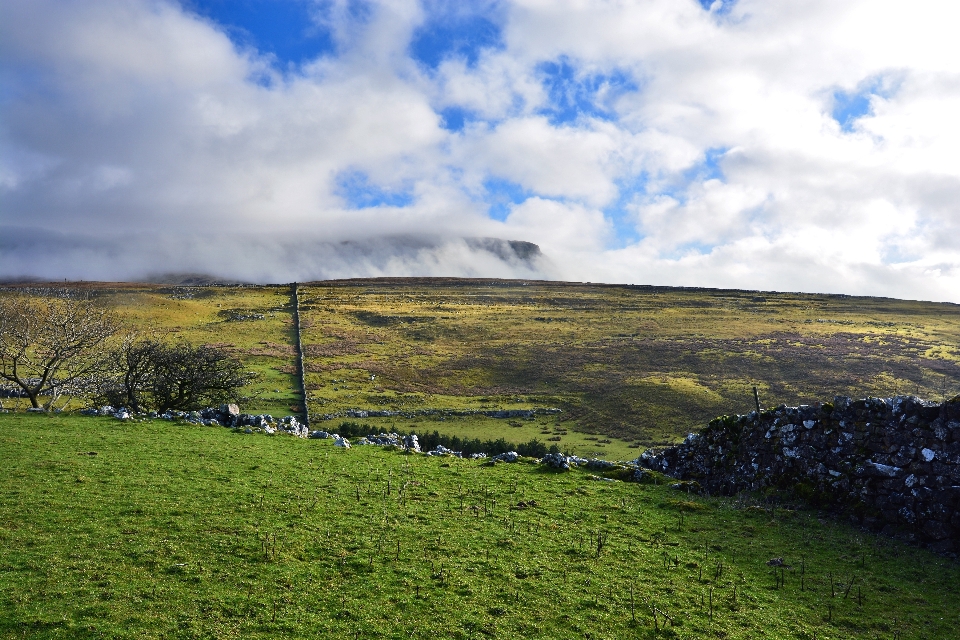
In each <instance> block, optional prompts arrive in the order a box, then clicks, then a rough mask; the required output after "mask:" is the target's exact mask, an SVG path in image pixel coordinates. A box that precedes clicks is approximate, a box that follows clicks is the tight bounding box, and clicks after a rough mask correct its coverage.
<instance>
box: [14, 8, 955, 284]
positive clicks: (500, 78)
mask: <svg viewBox="0 0 960 640" xmlns="http://www.w3.org/2000/svg"><path fill="white" fill-rule="evenodd" d="M958 19H960V5H957V4H956V3H948V2H942V1H939V0H937V1H933V0H915V1H914V2H911V3H903V2H892V1H886V0H844V2H837V1H836V0H716V1H712V2H711V1H710V0H635V1H633V2H628V1H592V0H566V1H560V0H558V1H552V2H551V1H548V0H517V1H513V2H509V1H499V0H490V1H485V0H475V1H467V0H462V1H459V2H458V1H440V0H421V1H417V0H180V1H176V0H4V1H3V2H2V3H0V277H6V278H10V277H19V276H34V277H42V278H68V279H99V280H135V279H141V278H145V277H149V276H151V275H156V274H160V273H186V272H196V273H207V274H211V275H215V276H218V277H225V278H236V279H241V280H249V281H254V282H288V281H293V280H299V281H304V280H311V279H320V278H335V277H352V276H362V277H368V276H412V275H436V276H468V277H516V278H547V279H556V280H572V281H591V282H608V283H635V284H655V285H680V286H700V287H724V288H739V289H750V290H778V291H807V292H827V293H845V294H857V295H877V296H890V297H898V298H910V299H926V300H944V301H952V302H960V241H958V239H960V153H958V148H960V125H958V123H957V114H958V113H960V39H958V38H956V37H955V35H954V33H953V30H954V25H956V24H957V23H958V21H960V20H958ZM478 238H501V239H504V240H521V241H527V242H532V243H536V244H537V245H539V246H540V249H541V252H542V253H541V254H540V255H538V256H534V257H532V258H527V259H521V258H520V257H517V259H513V258H512V257H511V256H509V255H504V254H503V252H491V251H488V250H486V249H484V247H485V246H488V245H487V244H485V243H484V242H478V241H477V240H476V239H478Z"/></svg>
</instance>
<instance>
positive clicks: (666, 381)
mask: <svg viewBox="0 0 960 640" xmlns="http://www.w3.org/2000/svg"><path fill="white" fill-rule="evenodd" d="M77 288H81V289H82V290H85V291H87V292H89V293H91V294H92V295H94V296H96V297H99V298H100V299H102V300H104V301H105V302H106V303H107V304H110V305H112V306H114V307H116V308H117V309H118V310H119V311H120V312H121V313H122V314H123V316H124V317H125V318H126V319H127V321H128V322H129V324H130V325H131V326H138V327H141V328H144V327H147V328H153V329H155V330H156V331H157V332H159V333H161V334H162V335H165V336H170V337H182V338H185V339H188V340H191V341H193V342H197V343H205V344H218V345H221V346H223V347H225V348H227V349H229V350H231V351H232V352H233V353H234V354H235V355H237V356H238V357H240V358H241V359H242V360H243V361H244V363H245V364H246V365H247V367H248V368H249V369H250V370H252V371H256V372H258V374H260V375H259V378H258V379H257V381H256V382H255V383H254V384H253V385H252V386H251V387H250V388H249V389H248V391H247V395H248V397H247V398H246V399H245V400H244V402H243V403H242V405H243V406H242V408H243V409H244V410H245V411H248V412H254V413H259V412H266V413H273V414H287V413H290V412H292V411H294V410H297V409H300V408H301V407H302V403H303V400H302V398H301V397H300V396H299V395H298V392H297V385H296V383H295V374H296V368H295V358H294V347H293V344H294V336H293V325H292V314H291V311H292V307H291V287H290V286H287V285H282V286H280V285H278V286H272V287H270V286H264V287H260V286H215V287H179V286H178V287H174V286H161V285H111V284H96V283H93V284H89V283H88V284H85V285H82V286H80V285H74V286H72V290H76V289H77ZM41 289H42V288H40V287H37V286H33V289H31V290H33V291H36V292H41ZM300 290H301V296H300V299H301V319H302V322H301V325H302V338H303V344H304V350H305V355H306V368H307V380H306V382H307V390H308V406H309V408H310V411H311V413H312V414H314V415H315V416H316V417H319V416H321V415H323V414H336V413H343V412H345V411H346V410H349V409H394V410H405V411H415V410H419V409H436V408H449V409H503V408H529V407H544V408H546V407H559V408H562V409H563V410H564V413H563V414H562V416H561V417H560V420H559V424H558V423H557V422H558V421H557V420H556V419H554V418H551V419H543V418H541V419H538V420H537V421H533V422H527V421H513V424H508V423H507V422H506V421H504V420H497V419H492V418H482V417H469V418H462V419H456V420H453V419H450V418H447V419H445V420H440V419H438V418H427V417H416V418H414V419H413V420H410V419H397V420H385V419H369V422H370V426H371V429H372V430H378V429H389V428H393V427H394V426H395V427H396V428H398V429H404V430H408V431H409V430H413V429H414V428H415V429H418V430H423V429H427V430H429V431H433V430H438V431H440V432H442V433H446V434H450V435H460V436H464V435H469V436H471V437H474V436H475V437H481V438H482V439H486V438H498V437H505V438H507V439H508V440H511V441H514V442H522V441H526V440H529V439H530V438H532V437H538V438H540V439H541V440H547V439H552V440H550V443H551V444H553V443H556V444H558V445H559V446H560V447H561V448H563V449H565V450H567V451H570V452H572V453H577V454H579V455H584V456H592V455H598V456H600V457H606V458H623V459H627V458H633V457H635V456H636V453H637V449H638V448H645V447H648V446H652V445H656V444H663V443H668V442H673V441H676V440H677V439H678V438H679V437H682V436H683V435H685V434H686V433H688V432H690V431H694V430H697V429H699V428H700V427H701V426H702V425H704V424H706V422H707V421H709V420H710V419H711V418H713V417H715V416H717V415H721V414H728V413H740V412H746V411H749V410H750V409H751V408H752V406H753V395H752V391H751V389H752V387H753V386H754V385H756V386H757V387H759V389H760V393H761V398H762V401H763V403H764V404H765V405H766V406H772V405H776V404H780V403H787V404H800V403H806V402H812V401H816V400H823V399H825V398H827V399H829V398H832V397H833V396H834V395H836V394H844V395H850V396H854V397H863V396H868V395H879V396H889V395H894V394H904V393H914V394H917V395H920V396H922V397H926V398H934V399H940V398H942V397H946V396H952V395H955V394H956V393H960V306H958V305H952V304H937V303H925V302H911V301H900V300H890V299H881V298H857V297H850V296H828V295H813V294H789V293H758V292H744V291H723V290H708V289H678V288H654V287H628V286H606V285H591V284H570V283H552V282H522V281H499V280H457V279H379V280H344V281H331V282H323V283H310V284H308V285H303V286H301V289H300ZM8 291H9V290H8ZM7 293H8V292H0V295H6V294H7ZM318 424H320V425H321V426H322V427H323V428H328V427H332V428H335V426H336V424H337V422H336V421H333V422H331V423H324V422H318ZM556 438H559V440H556Z"/></svg>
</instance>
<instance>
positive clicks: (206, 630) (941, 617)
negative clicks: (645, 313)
mask: <svg viewBox="0 0 960 640" xmlns="http://www.w3.org/2000/svg"><path fill="white" fill-rule="evenodd" d="M0 461H2V471H3V473H2V474H0V637H8V638H320V637H330V638H404V639H408V638H438V637H442V638H483V637H489V638H633V637H636V638H730V639H735V638H763V637H765V638H804V639H812V638H818V639H820V640H827V639H840V638H843V639H849V638H864V639H867V638H869V639H873V638H903V639H908V638H909V639H921V638H922V639H929V640H936V639H944V640H946V639H952V638H957V637H960V607H958V603H960V565H958V564H957V563H956V561H952V560H945V559H943V558H940V557H937V556H934V555H931V554H929V553H927V552H924V551H922V550H919V549H914V548H908V547H904V546H902V545H900V544H899V543H897V542H895V541H892V540H889V539H884V538H878V537H874V536H872V535H869V534H865V533H863V532H860V531H858V530H856V529H854V528H851V527H849V526H846V525H844V524H842V523H836V522H834V521H832V520H830V519H823V518H819V517H818V514H816V513H813V512H804V511H791V510H788V509H784V508H777V509H773V508H771V507H770V506H769V505H764V504H755V503H751V502H749V501H733V500H730V499H716V498H701V497H697V496H695V495H689V494H687V493H683V492H679V491H677V490H674V489H671V488H668V487H666V486H663V485H653V484H628V483H621V482H606V481H601V480H596V479H591V476H590V474H589V473H588V472H582V471H573V472H569V473H558V472H548V471H545V470H544V469H543V468H542V467H540V466H538V465H532V464H526V463H523V462H520V463H516V464H497V465H496V466H488V465H485V464H482V463H478V462H476V461H468V460H458V459H455V458H428V457H426V456H419V455H405V454H403V453H401V452H398V451H389V450H383V449H380V448H377V447H355V448H353V449H350V450H339V449H336V448H334V447H333V446H332V445H331V443H330V441H329V440H298V439H295V438H291V437H287V436H277V437H267V436H257V435H252V436H246V435H241V434H235V433H231V432H230V431H228V430H225V429H223V428H217V427H200V426H194V425H187V424H172V423H168V422H164V421H156V422H143V423H132V422H120V421H116V420H112V419H108V418H83V417H68V416H64V415H61V416H54V415H24V414H6V415H0ZM774 558H782V559H783V562H784V564H786V565H789V566H788V567H785V568H782V569H776V568H774V567H771V566H768V562H769V561H770V560H772V559H774ZM711 602H712V607H711ZM655 610H656V622H655V621H654V611H655Z"/></svg>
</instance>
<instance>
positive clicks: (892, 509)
mask: <svg viewBox="0 0 960 640" xmlns="http://www.w3.org/2000/svg"><path fill="white" fill-rule="evenodd" d="M638 462H639V463H640V464H641V465H642V466H645V467H647V468H650V469H654V470H657V471H661V472H663V473H666V474H668V475H671V476H673V477H676V478H679V479H682V480H695V481H697V482H698V483H699V484H700V485H701V487H702V488H703V489H704V490H706V491H710V492H711V493H720V494H725V495H731V494H735V493H739V492H741V491H761V492H768V493H774V494H777V495H780V496H783V497H788V498H793V499H797V498H799V499H803V500H805V501H807V502H809V503H811V504H814V505H817V506H821V507H825V508H830V509H832V510H836V511H840V512H845V513H849V514H850V515H851V516H853V517H854V518H855V519H856V520H857V521H858V522H859V523H860V524H862V525H864V526H867V527H869V528H872V529H875V530H880V531H883V532H885V533H889V534H892V535H899V536H903V537H905V538H908V539H910V540H912V541H915V542H920V543H922V544H924V545H925V546H928V547H930V548H932V549H934V550H936V551H940V552H953V553H956V552H960V396H958V397H956V398H954V399H953V400H950V401H947V402H944V403H942V404H937V403H931V402H925V401H922V400H920V399H918V398H914V397H904V396H900V397H895V398H867V399H865V400H851V399H850V398H845V397H838V398H835V400H834V402H832V403H823V404H815V405H809V406H800V407H787V406H780V407H777V408H776V409H770V410H765V411H763V412H761V413H759V414H757V413H756V412H751V413H750V414H748V415H742V416H725V417H722V418H717V419H716V420H713V421H712V422H711V423H710V424H709V426H707V428H705V429H704V430H703V431H701V432H700V433H699V434H691V435H690V436H688V437H687V439H686V440H685V441H684V442H683V444H681V445H679V446H677V447H673V448H670V449H666V450H659V451H657V450H651V451H647V452H646V453H644V454H643V455H642V456H641V457H640V458H639V460H638Z"/></svg>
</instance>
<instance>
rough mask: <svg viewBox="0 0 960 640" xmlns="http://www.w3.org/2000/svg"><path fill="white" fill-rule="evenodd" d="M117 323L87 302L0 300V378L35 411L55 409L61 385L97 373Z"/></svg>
mask: <svg viewBox="0 0 960 640" xmlns="http://www.w3.org/2000/svg"><path fill="white" fill-rule="evenodd" d="M119 327H120V323H119V322H118V320H117V319H116V317H115V316H114V315H113V314H112V313H111V312H110V311H108V310H107V309H104V308H103V307H100V306H98V305H96V304H94V303H92V302H90V301H89V300H71V299H59V298H34V297H29V296H25V295H15V296H10V297H4V298H0V378H3V379H5V380H8V381H10V382H12V383H14V384H15V385H17V386H18V387H20V388H21V389H23V391H24V393H25V394H26V395H27V397H28V398H29V399H30V404H31V405H32V406H33V407H34V408H39V407H40V401H39V397H40V395H41V394H47V395H49V396H50V402H49V403H48V405H49V406H52V405H53V402H54V401H56V399H57V396H58V395H59V393H60V391H61V389H63V388H64V387H67V386H70V385H75V384H76V383H78V382H79V381H81V380H82V379H83V378H85V377H88V376H92V375H94V374H95V373H97V372H98V371H99V370H100V369H101V368H102V367H103V365H104V363H105V360H106V357H107V349H106V348H105V347H106V343H107V342H108V341H109V340H110V339H111V338H112V337H113V336H114V334H116V333H117V331H118V329H119Z"/></svg>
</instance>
